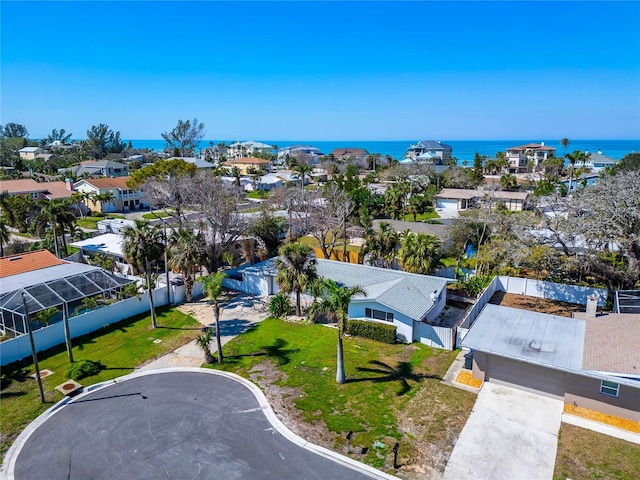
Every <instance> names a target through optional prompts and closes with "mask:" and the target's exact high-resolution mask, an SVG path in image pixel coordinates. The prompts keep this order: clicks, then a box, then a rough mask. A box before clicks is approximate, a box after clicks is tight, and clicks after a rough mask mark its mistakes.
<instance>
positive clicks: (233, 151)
mask: <svg viewBox="0 0 640 480" xmlns="http://www.w3.org/2000/svg"><path fill="white" fill-rule="evenodd" d="M256 153H273V145H267V144H266V143H261V142H255V141H253V140H249V141H246V142H236V143H232V144H231V145H229V147H228V148H227V158H245V157H250V156H251V155H254V154H256Z"/></svg>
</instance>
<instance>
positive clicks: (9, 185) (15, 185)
mask: <svg viewBox="0 0 640 480" xmlns="http://www.w3.org/2000/svg"><path fill="white" fill-rule="evenodd" d="M4 191H6V192H8V193H9V195H29V196H30V197H31V198H33V199H34V200H53V199H56V198H69V197H71V194H72V193H73V182H71V181H69V180H68V181H66V182H41V183H38V182H36V181H35V180H33V179H31V178H24V179H19V180H0V192H4Z"/></svg>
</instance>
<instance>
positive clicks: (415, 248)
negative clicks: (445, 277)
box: [398, 233, 440, 275]
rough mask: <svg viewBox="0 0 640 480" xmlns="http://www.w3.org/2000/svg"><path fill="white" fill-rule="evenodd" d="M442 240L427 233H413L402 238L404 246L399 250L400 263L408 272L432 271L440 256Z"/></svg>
mask: <svg viewBox="0 0 640 480" xmlns="http://www.w3.org/2000/svg"><path fill="white" fill-rule="evenodd" d="M439 254H440V240H438V238H437V237H435V236H433V235H427V234H426V233H412V234H410V235H407V236H405V237H404V238H403V239H402V247H401V248H400V250H399V251H398V257H399V259H400V264H401V265H402V268H404V269H405V270H406V271H407V272H411V273H421V274H423V275H427V274H429V273H431V271H432V270H433V267H434V265H435V263H436V261H437V260H438V257H439V256H440V255H439Z"/></svg>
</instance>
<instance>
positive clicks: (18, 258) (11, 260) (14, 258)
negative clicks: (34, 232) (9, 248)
mask: <svg viewBox="0 0 640 480" xmlns="http://www.w3.org/2000/svg"><path fill="white" fill-rule="evenodd" d="M21 259H22V257H11V258H10V259H9V261H10V262H13V261H14V260H21Z"/></svg>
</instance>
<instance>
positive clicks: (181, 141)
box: [161, 118, 206, 157]
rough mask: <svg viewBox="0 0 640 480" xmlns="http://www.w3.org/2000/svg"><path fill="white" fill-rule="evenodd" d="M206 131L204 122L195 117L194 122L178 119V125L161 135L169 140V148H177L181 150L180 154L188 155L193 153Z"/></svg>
mask: <svg viewBox="0 0 640 480" xmlns="http://www.w3.org/2000/svg"><path fill="white" fill-rule="evenodd" d="M205 133H206V131H205V129H204V123H198V119H197V118H194V119H193V122H191V121H189V120H186V121H183V120H178V125H176V126H175V128H174V129H173V130H170V131H168V132H162V134H161V135H162V138H164V140H165V142H167V148H170V149H175V148H177V149H179V151H180V156H182V157H186V156H187V155H188V154H192V153H193V150H194V149H195V147H197V146H198V143H200V140H202V138H203V137H204V135H205Z"/></svg>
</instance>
